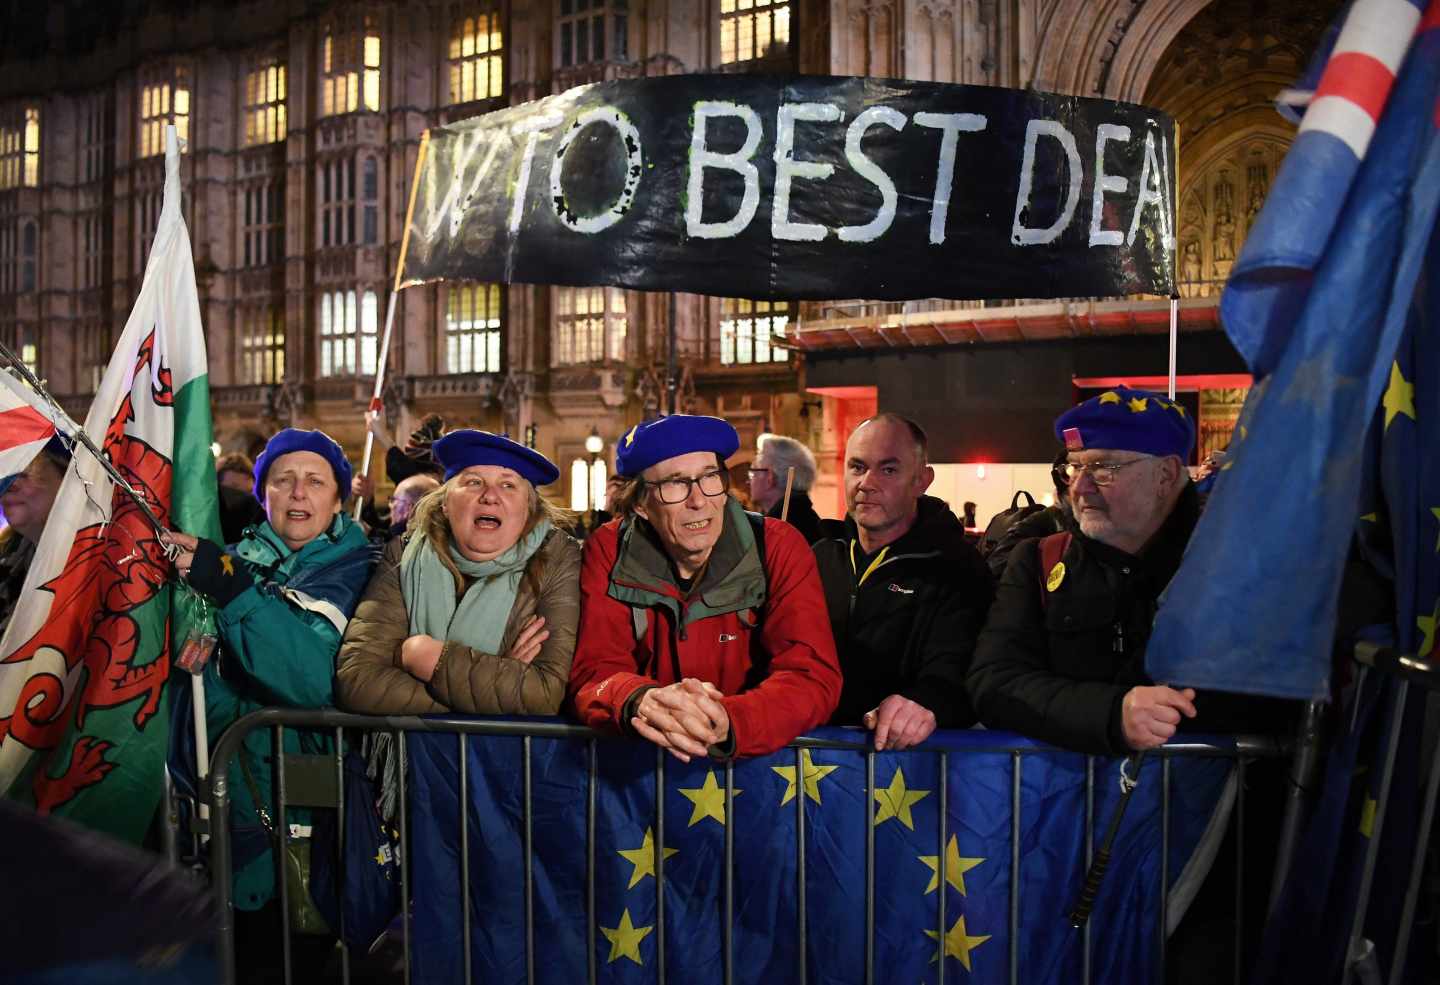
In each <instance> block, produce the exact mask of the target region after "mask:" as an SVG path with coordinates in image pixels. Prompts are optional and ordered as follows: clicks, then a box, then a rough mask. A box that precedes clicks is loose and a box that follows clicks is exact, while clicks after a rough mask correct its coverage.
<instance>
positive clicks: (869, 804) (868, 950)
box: [865, 748, 944, 985]
mask: <svg viewBox="0 0 1440 985" xmlns="http://www.w3.org/2000/svg"><path fill="white" fill-rule="evenodd" d="M941 940H942V944H943V940H944V939H943V938H942V939H941ZM941 953H942V954H943V953H944V952H943V951H942V952H941ZM865 985H875V750H874V749H873V748H871V749H867V750H866V751H865Z"/></svg>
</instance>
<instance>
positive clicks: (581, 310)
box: [550, 287, 628, 366]
mask: <svg viewBox="0 0 1440 985" xmlns="http://www.w3.org/2000/svg"><path fill="white" fill-rule="evenodd" d="M627 321H628V318H627V316H626V313H625V292H624V291H622V290H620V289H619V288H614V287H557V288H555V325H554V329H553V333H552V335H551V339H550V365H552V366H575V365H582V364H584V363H597V362H604V361H606V360H613V361H616V362H620V361H623V360H624V359H625V332H626V328H627Z"/></svg>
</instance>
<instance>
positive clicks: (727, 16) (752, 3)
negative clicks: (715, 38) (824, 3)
mask: <svg viewBox="0 0 1440 985" xmlns="http://www.w3.org/2000/svg"><path fill="white" fill-rule="evenodd" d="M789 47H790V3H789V0H720V64H722V65H730V64H734V63H735V62H751V61H758V60H760V59H765V58H776V57H781V56H783V55H785V54H786V53H787V52H788V51H789Z"/></svg>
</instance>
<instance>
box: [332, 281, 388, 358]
mask: <svg viewBox="0 0 1440 985" xmlns="http://www.w3.org/2000/svg"><path fill="white" fill-rule="evenodd" d="M357 301H358V304H357ZM379 329H380V302H379V298H378V297H377V296H376V294H375V292H374V291H365V292H364V293H363V294H358V293H357V292H356V291H353V290H351V291H327V292H326V293H324V294H322V295H321V296H320V375H321V376H356V375H360V376H372V375H374V373H375V366H376V362H377V360H378V356H379V348H380V338H379Z"/></svg>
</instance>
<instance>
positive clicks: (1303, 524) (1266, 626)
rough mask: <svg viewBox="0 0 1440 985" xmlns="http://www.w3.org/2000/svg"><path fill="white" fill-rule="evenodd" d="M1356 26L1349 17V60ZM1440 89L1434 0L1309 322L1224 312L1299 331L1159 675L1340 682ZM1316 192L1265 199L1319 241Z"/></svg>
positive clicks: (1230, 472)
mask: <svg viewBox="0 0 1440 985" xmlns="http://www.w3.org/2000/svg"><path fill="white" fill-rule="evenodd" d="M1362 6H1364V4H1363V3H1357V4H1356V5H1355V8H1354V10H1353V11H1352V13H1351V16H1352V17H1353V16H1355V11H1358V10H1359V9H1360V8H1361V7H1362ZM1390 7H1392V8H1396V7H1406V5H1405V4H1398V5H1397V4H1390ZM1407 9H1408V8H1407ZM1415 13H1416V19H1418V18H1419V12H1418V9H1417V10H1416V11H1415ZM1343 41H1344V33H1343V32H1342V35H1341V38H1340V40H1339V41H1337V43H1336V54H1335V55H1334V56H1332V61H1333V60H1334V59H1335V58H1339V57H1341V54H1342V51H1341V49H1342V42H1343ZM1327 74H1328V73H1327ZM1322 88H1323V86H1322ZM1437 90H1440V3H1437V2H1432V3H1431V4H1430V7H1429V10H1428V12H1427V14H1426V16H1425V18H1424V20H1422V21H1420V22H1419V31H1418V33H1417V34H1416V35H1415V40H1414V42H1413V44H1411V45H1410V46H1409V54H1408V56H1407V57H1406V59H1405V62H1404V67H1403V68H1402V69H1401V71H1400V73H1399V76H1398V77H1397V79H1396V81H1395V86H1394V90H1393V92H1391V93H1390V95H1389V99H1388V101H1387V102H1386V103H1385V108H1384V113H1383V116H1381V118H1380V120H1379V125H1378V128H1377V129H1376V130H1375V133H1374V138H1373V141H1372V142H1371V143H1370V145H1369V147H1368V152H1367V153H1366V154H1365V156H1364V159H1363V161H1361V162H1360V163H1359V164H1358V165H1357V169H1356V172H1355V177H1354V181H1353V183H1352V185H1351V186H1350V188H1349V192H1348V196H1346V195H1345V191H1344V189H1343V188H1341V189H1340V194H1341V196H1342V197H1344V207H1343V209H1342V210H1341V212H1340V214H1339V217H1338V220H1337V221H1336V225H1335V230H1334V232H1333V234H1330V233H1328V232H1327V231H1326V230H1325V229H1319V230H1315V231H1314V232H1315V235H1314V242H1324V243H1326V248H1325V252H1324V255H1323V256H1321V257H1319V258H1318V260H1317V262H1316V264H1315V267H1314V273H1313V281H1309V287H1308V291H1307V292H1306V293H1305V298H1304V302H1303V305H1302V307H1301V308H1300V312H1299V314H1298V319H1297V320H1296V321H1295V324H1294V329H1293V334H1292V333H1291V332H1290V330H1289V321H1290V318H1291V314H1292V311H1291V307H1290V306H1289V305H1288V304H1284V303H1279V302H1278V301H1277V302H1276V303H1274V304H1270V305H1266V304H1262V303H1258V302H1257V303H1256V304H1253V305H1248V306H1247V320H1245V321H1244V322H1237V321H1235V320H1234V318H1235V316H1234V315H1233V312H1232V310H1231V309H1225V310H1224V312H1223V313H1224V314H1225V317H1226V329H1227V331H1229V332H1230V334H1231V337H1232V339H1235V340H1236V342H1237V345H1241V346H1242V349H1243V348H1244V345H1243V340H1242V339H1241V338H1240V337H1239V336H1240V335H1241V333H1243V332H1248V333H1252V334H1253V333H1255V332H1258V333H1259V334H1261V335H1263V336H1264V337H1265V338H1266V339H1280V340H1282V342H1283V345H1282V348H1283V351H1281V352H1280V354H1279V356H1278V360H1277V363H1276V365H1275V368H1274V371H1273V372H1272V373H1271V374H1270V375H1269V376H1268V377H1266V378H1265V379H1263V380H1262V381H1260V382H1259V383H1258V384H1257V385H1256V386H1255V387H1254V388H1253V389H1252V390H1251V393H1250V397H1249V399H1248V400H1247V402H1246V406H1245V409H1244V411H1243V412H1242V414H1241V418H1240V421H1239V424H1238V427H1237V438H1236V440H1235V442H1234V443H1232V445H1231V455H1230V459H1229V461H1227V463H1226V466H1225V467H1226V469H1227V471H1224V472H1222V473H1221V476H1220V479H1219V481H1218V482H1217V483H1216V485H1215V489H1214V492H1213V493H1212V494H1211V497H1210V502H1209V505H1208V507H1207V508H1206V511H1205V513H1204V515H1203V516H1202V517H1201V519H1200V523H1199V525H1198V526H1197V527H1196V530H1195V535H1194V537H1193V538H1192V539H1191V542H1190V548H1189V551H1188V552H1187V554H1186V557H1185V562H1184V564H1183V565H1182V566H1181V568H1180V570H1179V572H1178V573H1177V574H1176V576H1175V579H1174V580H1173V581H1172V582H1171V585H1170V589H1169V592H1168V595H1167V599H1166V603H1165V604H1162V606H1161V609H1160V612H1159V615H1158V616H1157V618H1156V623H1155V632H1154V635H1153V636H1152V638H1151V642H1150V646H1149V648H1148V650H1147V655H1146V662H1147V668H1148V670H1149V672H1150V675H1151V676H1152V677H1153V678H1154V679H1155V680H1161V681H1167V682H1170V683H1172V684H1174V685H1175V686H1181V685H1191V686H1195V687H1198V688H1214V689H1218V690H1225V691H1242V692H1247V693H1253V694H1269V695H1275V696H1277V697H1286V698H1298V699H1302V700H1309V699H1313V698H1323V697H1326V696H1327V694H1328V683H1329V681H1328V677H1329V670H1330V650H1331V642H1332V637H1333V635H1334V631H1335V625H1336V619H1335V611H1336V602H1337V596H1338V594H1339V586H1340V578H1341V573H1342V569H1343V566H1344V561H1345V556H1346V552H1347V549H1348V547H1349V544H1350V540H1351V534H1352V531H1353V529H1354V522H1355V517H1356V515H1357V513H1358V510H1357V505H1358V502H1359V494H1360V487H1361V482H1362V475H1363V472H1364V454H1363V448H1364V445H1365V433H1366V429H1367V427H1368V425H1369V421H1370V415H1371V413H1372V411H1373V408H1375V407H1376V405H1377V404H1379V403H1380V401H1381V397H1382V394H1384V393H1386V392H1390V391H1393V390H1394V380H1393V375H1394V371H1393V366H1394V363H1395V354H1396V352H1397V349H1398V348H1399V345H1400V340H1401V336H1402V335H1403V333H1404V329H1405V324H1406V317H1407V312H1408V311H1409V309H1410V304H1411V299H1412V297H1413V296H1414V291H1415V285H1416V281H1417V279H1418V277H1419V274H1420V268H1421V265H1422V260H1423V258H1424V256H1425V252H1426V249H1427V247H1428V244H1429V242H1430V233H1431V230H1432V229H1433V228H1434V225H1435V216H1436V207H1437V203H1440V170H1437V165H1436V157H1437V153H1440V149H1437V143H1440V140H1437V129H1436V114H1435V102H1436V94H1437ZM1318 106H1319V101H1318V100H1317V102H1316V103H1315V104H1313V105H1312V106H1311V109H1310V111H1309V112H1315V110H1316V108H1317V107H1318ZM1308 115H1309V114H1308V113H1307V118H1308ZM1302 136H1303V135H1302ZM1342 143H1343V141H1342ZM1299 149H1300V142H1299V140H1297V142H1296V150H1299ZM1287 173H1288V172H1287ZM1283 177H1284V175H1282V178H1283ZM1307 180H1308V179H1307ZM1305 201H1306V200H1305V199H1303V198H1302V199H1298V200H1297V199H1291V198H1290V197H1288V196H1287V194H1286V185H1285V184H1284V183H1283V182H1282V181H1281V180H1280V179H1277V181H1276V184H1275V188H1274V191H1273V192H1272V194H1271V197H1270V199H1269V201H1267V203H1266V205H1265V214H1266V215H1267V216H1269V217H1271V225H1272V226H1275V225H1277V224H1281V223H1288V224H1289V225H1290V226H1293V227H1294V228H1293V234H1294V235H1293V237H1292V238H1293V239H1296V240H1297V241H1299V240H1304V239H1305V238H1306V237H1307V235H1309V234H1308V233H1307V230H1308V229H1309V228H1310V227H1309V226H1308V223H1310V221H1311V219H1312V215H1311V213H1310V212H1309V211H1303V210H1302V209H1301V208H1300V206H1302V205H1303V204H1304V202H1305ZM1262 232H1263V231H1262V230H1261V229H1259V228H1257V230H1256V235H1260V234H1261V233H1262ZM1257 248H1258V247H1257ZM1247 249H1248V244H1247ZM1250 274H1251V275H1252V276H1259V273H1258V272H1257V271H1255V270H1252V271H1251V272H1250ZM1293 274H1294V270H1293V269H1289V268H1285V269H1280V270H1276V271H1274V272H1273V275H1274V277H1276V278H1281V279H1284V278H1286V277H1290V276H1291V275H1293ZM1233 290H1235V284H1234V282H1233V281H1232V285H1231V286H1230V287H1229V288H1227V293H1228V292H1230V291H1233ZM1251 319H1254V320H1251ZM1266 344H1267V345H1268V344H1269V343H1268V342H1267V343H1266ZM1256 368H1257V370H1263V369H1264V368H1265V367H1264V366H1263V365H1257V366H1256ZM1170 600H1174V601H1175V603H1176V604H1169V603H1170Z"/></svg>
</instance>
